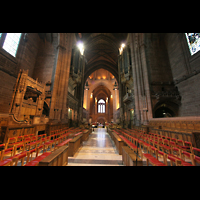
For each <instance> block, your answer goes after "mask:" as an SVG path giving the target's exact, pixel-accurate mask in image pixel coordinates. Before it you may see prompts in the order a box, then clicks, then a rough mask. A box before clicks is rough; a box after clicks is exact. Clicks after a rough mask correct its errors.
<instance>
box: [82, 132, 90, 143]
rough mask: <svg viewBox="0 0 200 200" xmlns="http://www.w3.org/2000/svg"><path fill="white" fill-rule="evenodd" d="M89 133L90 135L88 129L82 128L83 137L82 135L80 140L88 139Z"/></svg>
mask: <svg viewBox="0 0 200 200" xmlns="http://www.w3.org/2000/svg"><path fill="white" fill-rule="evenodd" d="M89 135H90V130H84V131H83V137H82V140H83V141H86V140H88V138H89Z"/></svg>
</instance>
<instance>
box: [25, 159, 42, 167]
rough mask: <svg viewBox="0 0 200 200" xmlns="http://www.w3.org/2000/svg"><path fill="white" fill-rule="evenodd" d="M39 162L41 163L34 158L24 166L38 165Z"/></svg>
mask: <svg viewBox="0 0 200 200" xmlns="http://www.w3.org/2000/svg"><path fill="white" fill-rule="evenodd" d="M38 164H39V161H37V160H35V161H34V160H32V161H30V162H28V163H27V164H25V165H24V166H38Z"/></svg>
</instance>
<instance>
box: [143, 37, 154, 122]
mask: <svg viewBox="0 0 200 200" xmlns="http://www.w3.org/2000/svg"><path fill="white" fill-rule="evenodd" d="M140 56H141V64H142V70H143V80H144V97H145V99H144V101H145V102H144V104H145V105H146V108H147V110H144V114H145V115H146V117H147V118H146V121H145V122H144V124H148V121H149V120H150V119H151V118H153V114H152V103H151V92H150V87H149V77H148V71H147V70H148V69H147V63H146V55H145V44H144V41H143V43H142V44H141V45H140Z"/></svg>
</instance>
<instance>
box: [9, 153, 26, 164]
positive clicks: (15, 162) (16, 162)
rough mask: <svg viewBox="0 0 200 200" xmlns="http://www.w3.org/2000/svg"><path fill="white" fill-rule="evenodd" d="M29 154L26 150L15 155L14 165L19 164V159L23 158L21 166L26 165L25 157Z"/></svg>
mask: <svg viewBox="0 0 200 200" xmlns="http://www.w3.org/2000/svg"><path fill="white" fill-rule="evenodd" d="M26 156H27V151H24V152H22V153H20V154H18V155H15V156H14V158H12V160H13V162H14V165H15V166H17V164H18V161H19V160H21V166H24V159H25V157H26Z"/></svg>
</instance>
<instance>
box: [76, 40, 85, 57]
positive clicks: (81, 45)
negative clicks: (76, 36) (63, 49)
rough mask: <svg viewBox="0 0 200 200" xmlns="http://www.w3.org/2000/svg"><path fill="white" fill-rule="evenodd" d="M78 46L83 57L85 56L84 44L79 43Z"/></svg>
mask: <svg viewBox="0 0 200 200" xmlns="http://www.w3.org/2000/svg"><path fill="white" fill-rule="evenodd" d="M77 46H78V48H79V50H80V53H81V55H83V53H84V46H83V43H82V42H78V43H77Z"/></svg>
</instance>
